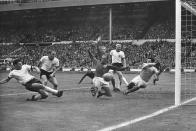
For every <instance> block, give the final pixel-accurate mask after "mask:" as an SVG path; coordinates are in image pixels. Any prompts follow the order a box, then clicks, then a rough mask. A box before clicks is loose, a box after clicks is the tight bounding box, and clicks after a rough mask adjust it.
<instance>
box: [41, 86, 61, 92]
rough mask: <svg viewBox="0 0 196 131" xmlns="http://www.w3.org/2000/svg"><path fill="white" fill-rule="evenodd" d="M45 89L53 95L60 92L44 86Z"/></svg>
mask: <svg viewBox="0 0 196 131" xmlns="http://www.w3.org/2000/svg"><path fill="white" fill-rule="evenodd" d="M44 89H45V90H46V91H47V92H50V93H52V94H57V93H58V90H55V89H52V88H50V87H48V86H44Z"/></svg>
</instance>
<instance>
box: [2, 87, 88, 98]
mask: <svg viewBox="0 0 196 131" xmlns="http://www.w3.org/2000/svg"><path fill="white" fill-rule="evenodd" d="M88 88H89V87H79V88H71V89H62V90H63V91H73V90H81V89H88ZM34 93H35V92H23V93H12V94H2V95H0V97H3V96H17V95H26V94H34Z"/></svg>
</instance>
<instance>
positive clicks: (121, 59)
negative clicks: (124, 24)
mask: <svg viewBox="0 0 196 131" xmlns="http://www.w3.org/2000/svg"><path fill="white" fill-rule="evenodd" d="M110 55H111V56H112V65H113V66H116V67H119V68H120V67H126V60H125V54H124V52H123V51H121V44H116V49H115V50H111V51H110ZM113 73H117V75H118V77H119V81H120V83H119V86H118V88H117V89H118V90H116V91H120V90H119V89H120V86H121V84H122V81H124V82H125V84H126V85H128V82H127V80H126V78H125V77H124V76H123V74H122V72H121V71H116V70H114V71H113Z"/></svg>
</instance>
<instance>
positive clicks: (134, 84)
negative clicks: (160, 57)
mask: <svg viewBox="0 0 196 131" xmlns="http://www.w3.org/2000/svg"><path fill="white" fill-rule="evenodd" d="M152 62H154V61H152ZM152 62H149V63H144V64H143V66H142V71H141V72H140V74H139V75H137V76H136V77H134V78H133V79H132V80H131V82H130V83H129V85H128V86H127V90H126V91H125V92H124V94H125V95H127V94H129V93H131V92H135V91H137V90H139V89H140V88H146V87H147V85H148V82H149V80H150V79H151V77H152V76H154V77H155V78H156V79H159V75H160V68H161V65H160V63H159V62H158V63H152Z"/></svg>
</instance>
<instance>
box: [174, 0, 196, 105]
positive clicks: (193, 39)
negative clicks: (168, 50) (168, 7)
mask: <svg viewBox="0 0 196 131" xmlns="http://www.w3.org/2000/svg"><path fill="white" fill-rule="evenodd" d="M181 5H182V6H181V19H180V18H178V17H176V20H177V23H178V22H180V21H181V33H178V32H176V39H177V38H180V37H181V84H179V87H180V86H181V88H178V87H177V88H176V90H177V92H178V89H180V93H176V101H175V103H176V104H179V103H182V102H184V101H187V100H190V99H193V98H194V97H196V73H195V72H196V15H195V12H194V8H195V7H196V4H195V3H193V2H192V1H190V0H183V1H181ZM184 5H186V6H184ZM187 5H188V6H187ZM177 6H178V5H177ZM176 13H178V12H176ZM176 28H178V26H176ZM178 35H181V36H180V37H179V36H178ZM176 41H178V40H176ZM176 44H178V43H176ZM178 49H179V48H178V45H176V51H178ZM176 55H179V54H176ZM178 57H179V56H176V60H177V59H178ZM177 61H180V59H179V60H177ZM177 61H176V62H177ZM176 66H177V65H176ZM176 71H177V70H176ZM176 75H177V73H176ZM176 78H177V77H176ZM175 84H177V83H175ZM178 95H179V96H178Z"/></svg>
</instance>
